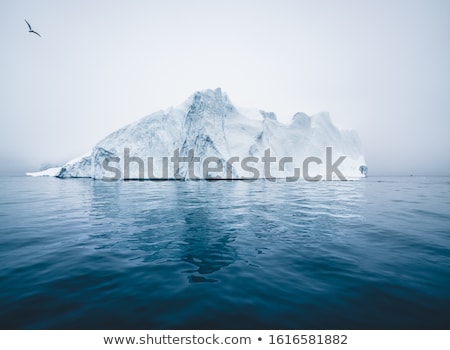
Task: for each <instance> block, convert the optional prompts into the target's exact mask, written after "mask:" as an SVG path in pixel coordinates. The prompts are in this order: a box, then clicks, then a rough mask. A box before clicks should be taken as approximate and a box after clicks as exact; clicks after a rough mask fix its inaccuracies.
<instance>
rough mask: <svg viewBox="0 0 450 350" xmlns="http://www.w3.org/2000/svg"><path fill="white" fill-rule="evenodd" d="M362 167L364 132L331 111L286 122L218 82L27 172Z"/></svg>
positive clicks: (318, 174) (352, 171)
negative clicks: (240, 100)
mask: <svg viewBox="0 0 450 350" xmlns="http://www.w3.org/2000/svg"><path fill="white" fill-rule="evenodd" d="M333 162H334V165H333ZM305 163H306V166H305ZM330 166H331V167H334V168H333V169H332V171H331V172H332V174H329V172H330V171H329V169H328V168H327V167H330ZM362 167H365V168H362ZM361 169H367V167H366V165H365V160H364V155H363V152H362V146H361V142H360V140H359V138H358V135H357V133H356V132H355V131H347V130H339V129H337V128H336V127H335V126H334V125H333V123H332V121H331V119H330V116H329V114H328V113H327V112H321V113H318V114H316V115H313V116H308V115H306V114H305V113H296V114H295V115H294V116H293V117H292V120H291V122H290V123H289V124H285V123H281V122H279V121H278V119H277V116H276V114H275V113H273V112H265V111H262V110H258V109H249V108H239V107H236V106H234V105H233V104H232V102H231V101H230V99H229V98H228V96H227V94H226V93H224V92H223V91H222V90H221V89H220V88H218V89H215V90H204V91H199V92H196V93H194V94H193V95H192V96H190V97H189V98H188V99H187V100H186V101H185V102H184V103H182V104H181V105H179V106H176V107H171V108H169V109H167V110H164V111H158V112H155V113H153V114H150V115H148V116H146V117H144V118H142V119H140V120H138V121H136V122H134V123H132V124H129V125H127V126H124V127H123V128H121V129H119V130H117V131H115V132H113V133H111V134H110V135H108V136H107V137H105V138H104V139H103V140H101V141H100V142H99V143H97V144H96V145H95V146H94V147H93V148H92V150H91V151H90V152H88V153H86V154H85V155H83V156H81V157H79V158H77V159H74V160H71V161H69V162H67V163H66V164H64V165H62V166H61V167H57V168H51V169H47V170H44V171H40V172H34V173H33V172H31V173H27V175H30V176H55V177H58V178H92V179H97V180H98V179H103V180H119V179H122V180H128V179H154V180H156V179H162V180H166V179H169V180H170V179H178V180H189V179H211V180H216V179H254V178H266V179H277V178H285V179H296V178H298V177H299V176H298V175H299V174H302V175H303V178H306V179H314V180H315V179H328V180H330V179H337V178H341V175H342V176H344V177H345V179H357V178H361V177H364V176H366V174H367V171H366V170H364V171H362V170H361ZM341 179H342V178H341Z"/></svg>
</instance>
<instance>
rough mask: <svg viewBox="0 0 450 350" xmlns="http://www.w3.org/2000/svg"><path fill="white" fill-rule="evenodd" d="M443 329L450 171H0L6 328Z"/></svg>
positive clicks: (449, 322)
mask: <svg viewBox="0 0 450 350" xmlns="http://www.w3.org/2000/svg"><path fill="white" fill-rule="evenodd" d="M11 328H12V329H16V328H17V329H23V328H25V329H34V328H37V329H60V328H63V329H117V328H120V329H130V328H131V329H246V328H251V329H253V328H255V329H267V328H268V329H284V328H288V329H347V328H349V329H360V328H363V329H396V328H412V329H417V328H438V329H450V178H447V177H404V178H401V177H397V178H394V177H391V178H388V177H386V178H381V177H380V178H374V177H373V178H367V179H363V180H361V181H349V182H314V183H307V182H306V183H305V182H297V183H285V182H276V183H272V182H268V181H257V182H243V181H234V182H226V181H215V182H206V181H198V182H181V181H180V182H178V181H167V182H148V181H146V182H138V181H130V182H117V183H105V182H102V181H92V180H88V179H73V180H72V179H67V180H59V179H55V178H27V177H17V178H0V329H11Z"/></svg>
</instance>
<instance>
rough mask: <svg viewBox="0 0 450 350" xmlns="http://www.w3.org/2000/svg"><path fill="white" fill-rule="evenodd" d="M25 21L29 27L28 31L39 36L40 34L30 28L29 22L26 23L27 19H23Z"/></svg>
mask: <svg viewBox="0 0 450 350" xmlns="http://www.w3.org/2000/svg"><path fill="white" fill-rule="evenodd" d="M25 22H27V24H28V28H30V30H29V31H28V33H34V34H36V35H39V36H41V34H39V33H38V32H35V31H34V30H33V29H32V28H31V26H30V23H28V21H27V20H25Z"/></svg>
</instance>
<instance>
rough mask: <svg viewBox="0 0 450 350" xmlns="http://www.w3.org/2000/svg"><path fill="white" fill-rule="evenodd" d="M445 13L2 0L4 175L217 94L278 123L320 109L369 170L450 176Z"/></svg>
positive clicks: (310, 5)
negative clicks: (358, 147) (200, 94)
mask: <svg viewBox="0 0 450 350" xmlns="http://www.w3.org/2000/svg"><path fill="white" fill-rule="evenodd" d="M449 18H450V2H447V1H395V2H392V1H345V0H343V1H316V0H311V1H282V0H280V1H245V0H240V1H196V0H193V1H136V0H131V1H111V0H109V1H95V2H94V1H85V0H81V1H71V2H66V1H64V2H61V1H14V2H11V1H5V0H0V43H1V51H2V54H1V55H0V121H1V128H0V164H1V165H0V175H20V174H23V173H24V172H25V171H32V170H37V169H39V168H40V167H42V166H44V165H45V164H55V165H61V164H62V163H64V162H65V161H67V160H69V159H71V158H73V157H75V156H78V155H81V154H83V153H85V152H87V151H88V150H89V149H90V148H91V147H92V146H93V145H94V144H95V143H96V142H98V141H99V140H100V139H102V138H103V137H105V136H106V135H108V134H109V133H110V132H112V131H114V130H116V129H117V128H119V127H121V126H123V125H125V124H127V123H130V122H133V121H135V120H137V119H139V118H141V117H143V116H145V115H148V114H150V113H152V112H154V111H157V110H159V109H164V108H167V107H169V106H171V105H175V104H179V103H181V102H183V101H184V100H185V99H186V98H187V97H188V96H189V95H191V94H192V93H194V92H195V91H197V90H203V89H207V88H216V87H221V88H222V89H223V90H224V91H225V92H227V93H228V95H229V97H230V99H231V101H232V102H233V103H234V104H235V105H238V106H245V107H257V108H260V109H264V110H266V111H273V112H275V113H276V114H277V117H278V119H279V120H280V121H282V122H289V120H290V119H291V117H292V115H293V114H294V113H295V112H299V111H302V112H305V113H307V114H310V115H311V114H314V113H317V112H320V111H323V110H327V111H329V112H330V114H331V118H332V120H333V122H334V123H335V125H336V126H338V127H339V128H341V129H355V130H356V131H357V132H358V134H359V136H360V138H361V141H362V143H363V145H364V151H365V156H366V161H367V165H368V166H369V171H370V174H371V175H409V174H415V175H421V174H422V175H443V174H446V175H448V174H450V162H449V159H450V137H449V135H450V98H449V92H450V65H449V62H450V21H449ZM24 19H27V20H28V21H29V22H30V24H31V25H32V27H33V29H34V30H35V31H37V32H39V33H40V34H41V36H42V37H38V36H37V35H35V34H33V33H28V27H27V25H26V23H25V21H24Z"/></svg>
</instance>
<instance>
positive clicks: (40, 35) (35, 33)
mask: <svg viewBox="0 0 450 350" xmlns="http://www.w3.org/2000/svg"><path fill="white" fill-rule="evenodd" d="M31 33H34V34H36V35H39V36H41V34H39V33H38V32H35V31H34V30H32V31H31Z"/></svg>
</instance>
